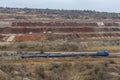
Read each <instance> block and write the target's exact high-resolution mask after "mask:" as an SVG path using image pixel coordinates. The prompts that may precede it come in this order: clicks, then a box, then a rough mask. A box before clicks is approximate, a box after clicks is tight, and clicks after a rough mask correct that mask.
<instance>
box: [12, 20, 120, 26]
mask: <svg viewBox="0 0 120 80" xmlns="http://www.w3.org/2000/svg"><path fill="white" fill-rule="evenodd" d="M104 25H105V26H120V25H119V24H118V23H115V22H104ZM12 26H23V27H27V26H29V27H33V26H98V24H97V22H55V21H54V22H52V21H49V22H45V21H44V22H29V21H22V22H12Z"/></svg>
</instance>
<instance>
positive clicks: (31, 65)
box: [0, 57, 120, 80]
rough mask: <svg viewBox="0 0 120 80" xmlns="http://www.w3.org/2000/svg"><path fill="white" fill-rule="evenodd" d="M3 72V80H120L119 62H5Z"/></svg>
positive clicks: (86, 59) (87, 59)
mask: <svg viewBox="0 0 120 80" xmlns="http://www.w3.org/2000/svg"><path fill="white" fill-rule="evenodd" d="M0 70H1V71H0V73H1V74H2V75H0V80H119V79H120V58H104V57H98V58H92V57H81V58H59V59H58V58H56V59H50V58H48V59H19V60H4V61H0Z"/></svg>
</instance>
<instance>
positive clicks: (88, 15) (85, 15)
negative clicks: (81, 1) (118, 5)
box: [0, 7, 120, 19]
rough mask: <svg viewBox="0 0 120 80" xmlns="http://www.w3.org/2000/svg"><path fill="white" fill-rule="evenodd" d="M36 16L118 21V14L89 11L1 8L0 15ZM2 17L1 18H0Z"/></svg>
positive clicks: (119, 17) (18, 17) (20, 17)
mask: <svg viewBox="0 0 120 80" xmlns="http://www.w3.org/2000/svg"><path fill="white" fill-rule="evenodd" d="M4 13H5V14H16V15H17V14H24V15H28V14H29V15H30V14H32V15H33V14H34V15H37V16H36V17H37V18H45V17H46V18H53V19H54V18H63V19H120V13H108V12H97V11H91V10H56V9H30V8H3V7H0V14H4ZM0 17H2V16H0ZM9 18H16V19H22V18H23V19H25V17H23V16H16V17H13V16H9Z"/></svg>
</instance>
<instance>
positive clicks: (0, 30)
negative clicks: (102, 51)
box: [0, 27, 120, 34]
mask: <svg viewBox="0 0 120 80" xmlns="http://www.w3.org/2000/svg"><path fill="white" fill-rule="evenodd" d="M49 31H51V32H53V33H54V32H57V33H59V32H65V33H66V32H68V33H71V32H108V31H109V32H113V31H115V32H117V31H118V32H119V31H120V28H97V27H94V28H91V27H72V28H70V27H65V28H62V27H59V28H56V27H54V28H53V27H52V28H47V27H46V28H45V27H42V28H11V27H6V28H0V33H1V34H2V33H3V34H5V33H6V34H10V33H15V34H25V33H29V32H32V33H43V32H49Z"/></svg>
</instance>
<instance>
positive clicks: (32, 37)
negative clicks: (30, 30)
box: [14, 34, 50, 42]
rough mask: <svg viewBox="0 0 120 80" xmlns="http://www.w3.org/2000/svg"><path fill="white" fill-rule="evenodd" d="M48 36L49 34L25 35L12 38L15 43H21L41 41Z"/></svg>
mask: <svg viewBox="0 0 120 80" xmlns="http://www.w3.org/2000/svg"><path fill="white" fill-rule="evenodd" d="M48 36H50V34H46V35H43V34H41V35H40V34H25V35H21V36H16V37H15V38H14V41H15V42H23V41H42V40H45V39H47V37H48Z"/></svg>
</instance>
